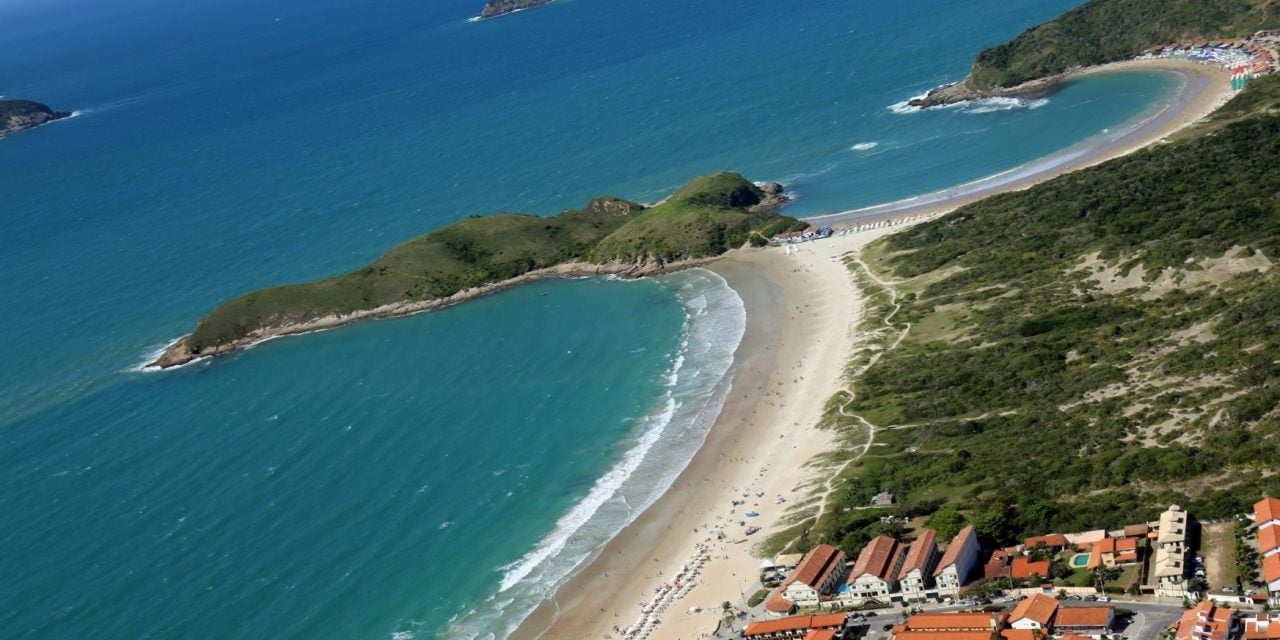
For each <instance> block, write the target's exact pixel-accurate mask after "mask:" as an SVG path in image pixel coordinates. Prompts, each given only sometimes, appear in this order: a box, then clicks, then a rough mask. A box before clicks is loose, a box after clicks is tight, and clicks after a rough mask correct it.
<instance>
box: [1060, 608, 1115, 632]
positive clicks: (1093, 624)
mask: <svg viewBox="0 0 1280 640" xmlns="http://www.w3.org/2000/svg"><path fill="white" fill-rule="evenodd" d="M1115 622H1116V612H1115V609H1112V608H1111V607H1062V608H1060V609H1058V615H1057V616H1056V617H1055V618H1054V621H1053V632H1054V633H1055V634H1057V635H1077V636H1093V637H1097V636H1104V635H1109V634H1110V633H1111V632H1112V631H1113V630H1114V627H1115Z"/></svg>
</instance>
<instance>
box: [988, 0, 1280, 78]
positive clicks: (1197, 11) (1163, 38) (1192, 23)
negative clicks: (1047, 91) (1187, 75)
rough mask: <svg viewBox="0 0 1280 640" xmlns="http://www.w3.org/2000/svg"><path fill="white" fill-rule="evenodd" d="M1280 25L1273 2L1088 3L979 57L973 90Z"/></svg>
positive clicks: (1160, 0)
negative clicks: (1173, 44) (1166, 46)
mask: <svg viewBox="0 0 1280 640" xmlns="http://www.w3.org/2000/svg"><path fill="white" fill-rule="evenodd" d="M1277 26H1280V12H1277V11H1276V7H1273V6H1272V2H1271V0H1090V1H1089V2H1087V3H1085V4H1084V5H1081V6H1079V7H1077V8H1075V9H1072V10H1070V11H1068V12H1066V13H1064V14H1062V15H1061V16H1059V17H1057V18H1055V19H1053V20H1050V21H1049V22H1046V23H1044V24H1041V25H1038V26H1035V27H1032V28H1031V29H1028V30H1026V31H1024V32H1022V34H1020V35H1019V36H1018V37H1016V38H1014V39H1013V40H1012V41H1010V42H1007V43H1005V44H1002V45H998V46H995V47H991V48H989V49H986V50H984V51H982V52H981V53H979V54H978V58H977V60H976V61H975V62H974V65H973V71H972V73H971V74H970V79H969V82H970V85H971V86H973V88H975V89H991V88H995V87H1011V86H1014V85H1018V84H1021V83H1023V82H1026V81H1028V80H1035V79H1037V78H1043V77H1046V76H1051V75H1054V74H1057V73H1061V72H1063V71H1066V70H1067V69H1069V68H1071V67H1076V66H1083V65H1094V64H1102V63H1104V62H1113V61H1115V60H1122V59H1124V58H1128V57H1132V56H1134V55H1137V54H1139V53H1141V52H1142V51H1144V50H1146V49H1148V48H1150V47H1153V46H1155V45H1158V44H1166V43H1169V42H1176V41H1185V40H1195V39H1210V38H1231V37H1239V36H1244V35H1248V34H1251V33H1253V32H1255V31H1257V30H1259V29H1266V28H1275V27H1277Z"/></svg>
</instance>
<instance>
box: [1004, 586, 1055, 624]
mask: <svg viewBox="0 0 1280 640" xmlns="http://www.w3.org/2000/svg"><path fill="white" fill-rule="evenodd" d="M1057 610H1058V601H1057V600H1056V599H1054V598H1050V597H1049V596H1046V595H1044V594H1043V593H1037V594H1035V595H1033V596H1031V597H1030V598H1027V599H1026V600H1023V601H1022V602H1019V603H1018V606H1016V607H1014V608H1013V613H1012V614H1010V615H1009V622H1017V621H1019V620H1024V619H1025V620H1032V621H1034V622H1039V623H1040V626H1042V627H1047V626H1049V622H1050V621H1051V620H1053V614H1054V613H1055V612H1056V611H1057Z"/></svg>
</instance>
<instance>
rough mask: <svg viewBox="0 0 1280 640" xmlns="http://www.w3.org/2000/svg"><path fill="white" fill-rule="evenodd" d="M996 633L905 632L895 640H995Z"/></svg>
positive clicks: (897, 635)
mask: <svg viewBox="0 0 1280 640" xmlns="http://www.w3.org/2000/svg"><path fill="white" fill-rule="evenodd" d="M995 638H996V632H995V631H903V632H901V633H895V634H893V640H995Z"/></svg>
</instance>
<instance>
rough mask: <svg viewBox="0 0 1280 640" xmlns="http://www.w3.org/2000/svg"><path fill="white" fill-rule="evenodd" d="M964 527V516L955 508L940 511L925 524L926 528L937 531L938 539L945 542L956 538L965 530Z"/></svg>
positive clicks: (934, 513)
mask: <svg viewBox="0 0 1280 640" xmlns="http://www.w3.org/2000/svg"><path fill="white" fill-rule="evenodd" d="M964 525H965V519H964V516H962V515H960V512H958V511H956V508H955V507H943V508H941V509H938V510H937V511H935V512H933V515H931V516H929V519H928V520H926V521H925V523H924V526H926V527H929V528H930V529H933V530H934V531H937V532H938V537H939V538H942V539H943V540H950V539H951V538H954V537H955V535H956V534H957V533H960V530H961V529H963V528H964Z"/></svg>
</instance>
